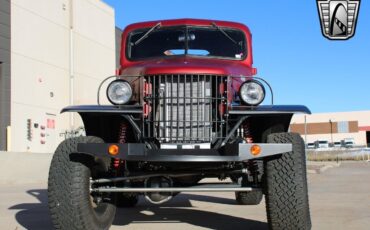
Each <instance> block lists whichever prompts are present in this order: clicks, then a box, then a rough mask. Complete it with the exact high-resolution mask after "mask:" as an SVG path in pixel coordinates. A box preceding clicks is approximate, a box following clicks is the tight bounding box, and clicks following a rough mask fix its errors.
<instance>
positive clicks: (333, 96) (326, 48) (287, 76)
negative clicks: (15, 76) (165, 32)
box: [104, 0, 370, 113]
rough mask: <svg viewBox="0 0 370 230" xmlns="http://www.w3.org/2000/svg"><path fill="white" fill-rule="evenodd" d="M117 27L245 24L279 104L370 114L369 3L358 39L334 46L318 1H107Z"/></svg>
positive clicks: (256, 63) (364, 4) (260, 68)
mask: <svg viewBox="0 0 370 230" xmlns="http://www.w3.org/2000/svg"><path fill="white" fill-rule="evenodd" d="M104 1H105V2H106V3H108V4H109V5H111V6H112V7H114V8H115V12H116V24H117V26H118V27H120V28H124V27H125V26H126V25H128V24H131V23H134V22H140V21H148V20H157V19H173V18H205V19H216V20H228V21H237V22H241V23H244V24H246V25H247V26H249V28H250V29H251V31H252V34H253V52H254V66H255V67H257V68H258V76H259V77H263V78H265V79H266V80H267V81H269V82H270V83H271V84H272V86H273V89H274V96H275V104H303V105H306V106H308V107H309V108H310V109H311V110H312V112H315V113H318V112H339V111H353V110H370V1H362V2H361V9H360V15H359V19H358V24H357V29H356V35H355V37H353V38H352V39H350V40H348V41H330V40H327V39H326V38H324V37H323V36H322V34H321V29H320V24H319V16H318V13H317V6H316V0H303V1H302V0H299V1H298V0H279V1H273V0H254V1H252V0H248V1H247V0H234V1H232V0H230V1H226V0H219V1H214V0H173V1H169V0H156V1H129V0H104Z"/></svg>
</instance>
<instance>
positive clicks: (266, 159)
mask: <svg viewBox="0 0 370 230" xmlns="http://www.w3.org/2000/svg"><path fill="white" fill-rule="evenodd" d="M121 47H122V49H121V68H120V70H119V73H118V74H117V76H111V77H108V78H107V79H105V80H104V82H103V83H102V84H101V86H100V87H99V90H98V91H99V92H98V95H99V93H100V91H102V90H104V89H105V86H106V96H107V98H108V100H109V101H110V102H111V104H112V105H101V104H100V99H99V96H98V102H97V105H80V106H69V107H66V108H64V109H63V110H62V112H77V113H79V114H80V116H81V118H82V120H83V122H84V127H85V130H86V136H83V137H76V138H71V139H67V140H65V141H64V142H62V143H61V144H60V145H59V147H58V148H57V150H56V152H55V154H54V157H53V160H52V163H51V166H50V172H49V182H48V183H49V184H48V198H49V209H50V212H51V217H52V221H53V224H54V227H55V228H56V229H108V228H109V227H110V226H111V224H112V222H113V220H114V217H115V212H116V207H133V206H135V204H136V203H137V202H138V199H139V196H143V197H145V199H146V200H147V201H149V202H151V203H154V204H161V203H163V202H166V201H168V200H170V199H171V198H172V197H174V196H176V195H177V194H179V193H180V192H220V191H223V192H234V193H235V200H236V204H240V205H257V204H259V203H260V202H261V200H262V198H263V196H265V201H266V209H267V219H268V224H269V227H270V229H310V228H311V221H310V213H309V204H308V194H307V179H306V164H305V146H304V142H303V141H302V138H301V137H300V135H298V134H295V133H289V132H288V129H289V125H290V120H291V118H292V116H293V114H295V113H307V114H309V113H310V110H309V109H308V108H306V107H305V106H298V105H293V106H292V105H274V103H273V92H272V87H271V86H270V85H269V84H268V82H267V81H266V80H264V79H262V78H259V77H256V76H255V75H256V74H257V70H256V69H255V68H254V67H253V53H252V35H251V33H250V31H249V29H248V27H247V26H245V25H243V24H240V23H235V22H226V21H215V20H195V19H178V20H163V21H152V22H143V23H136V24H132V25H129V26H128V27H127V28H126V29H125V30H124V32H123V33H122V46H121ZM104 83H105V84H104ZM108 83H109V84H108ZM84 90H91V89H84ZM207 178H218V179H219V180H220V181H222V182H220V183H217V184H214V183H213V184H212V183H209V182H207ZM208 181H209V180H208ZM225 181H229V182H225ZM124 218H126V217H124ZM204 221H207V220H204ZM246 227H247V226H246Z"/></svg>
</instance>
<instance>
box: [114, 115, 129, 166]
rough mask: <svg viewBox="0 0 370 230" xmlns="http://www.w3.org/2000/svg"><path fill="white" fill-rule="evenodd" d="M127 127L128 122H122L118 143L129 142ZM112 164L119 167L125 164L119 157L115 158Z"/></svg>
mask: <svg viewBox="0 0 370 230" xmlns="http://www.w3.org/2000/svg"><path fill="white" fill-rule="evenodd" d="M127 128H128V125H127V123H126V122H121V124H120V126H119V130H118V143H119V144H125V143H126V142H127ZM112 165H113V168H115V169H119V168H120V167H121V166H122V165H123V161H122V160H120V159H118V158H114V159H113V162H112Z"/></svg>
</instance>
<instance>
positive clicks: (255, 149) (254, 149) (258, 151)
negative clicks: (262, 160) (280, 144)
mask: <svg viewBox="0 0 370 230" xmlns="http://www.w3.org/2000/svg"><path fill="white" fill-rule="evenodd" d="M250 152H251V154H252V155H253V156H258V155H260V154H261V152H262V149H261V146H259V145H252V147H251V149H250Z"/></svg>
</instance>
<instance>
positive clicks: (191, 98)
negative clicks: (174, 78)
mask: <svg viewBox="0 0 370 230" xmlns="http://www.w3.org/2000/svg"><path fill="white" fill-rule="evenodd" d="M193 77H194V75H190V142H191V141H192V140H193V109H194V107H193V98H194V95H193Z"/></svg>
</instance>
